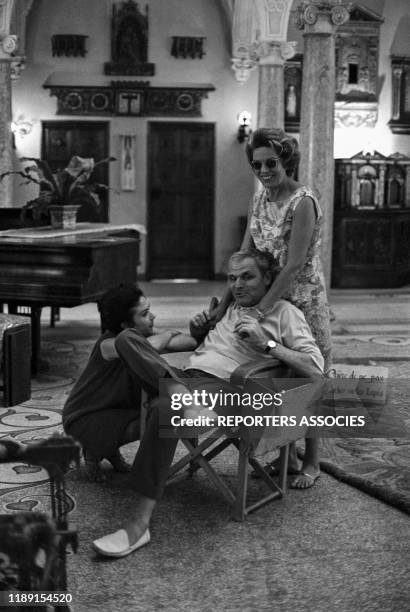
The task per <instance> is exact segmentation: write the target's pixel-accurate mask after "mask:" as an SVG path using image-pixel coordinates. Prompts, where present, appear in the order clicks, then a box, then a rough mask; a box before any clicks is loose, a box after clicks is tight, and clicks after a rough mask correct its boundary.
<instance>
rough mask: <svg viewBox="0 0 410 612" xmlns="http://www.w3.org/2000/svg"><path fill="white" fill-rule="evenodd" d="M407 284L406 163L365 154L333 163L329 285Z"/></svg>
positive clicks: (409, 209)
mask: <svg viewBox="0 0 410 612" xmlns="http://www.w3.org/2000/svg"><path fill="white" fill-rule="evenodd" d="M408 282H410V158H408V157H406V156H404V155H401V154H400V153H395V154H394V155H390V156H389V157H385V156H384V155H382V154H380V153H378V152H375V153H374V154H372V155H370V154H365V153H363V152H361V153H358V154H357V155H354V156H353V157H351V158H348V159H336V162H335V214H334V229H333V263H332V286H333V287H341V288H376V287H400V286H402V285H404V284H406V283H408Z"/></svg>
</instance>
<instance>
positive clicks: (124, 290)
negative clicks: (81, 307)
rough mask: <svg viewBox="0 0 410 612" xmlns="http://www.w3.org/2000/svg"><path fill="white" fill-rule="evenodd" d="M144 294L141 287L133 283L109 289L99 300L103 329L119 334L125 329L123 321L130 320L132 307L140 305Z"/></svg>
mask: <svg viewBox="0 0 410 612" xmlns="http://www.w3.org/2000/svg"><path fill="white" fill-rule="evenodd" d="M143 295H144V294H143V293H142V291H141V289H140V288H139V287H137V286H136V285H132V284H123V285H119V286H118V287H114V288H113V289H109V290H108V291H107V292H106V293H105V294H104V295H103V296H102V298H101V300H100V301H99V302H98V310H99V312H100V316H101V327H102V331H103V332H104V331H106V330H109V331H110V332H112V333H113V334H119V333H120V331H122V329H123V328H122V323H128V322H130V319H131V309H132V308H135V306H138V303H139V301H140V299H141V297H142V296H143Z"/></svg>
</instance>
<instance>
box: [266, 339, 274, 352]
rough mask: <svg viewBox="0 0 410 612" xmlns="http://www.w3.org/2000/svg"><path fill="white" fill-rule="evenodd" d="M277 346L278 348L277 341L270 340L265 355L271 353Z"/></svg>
mask: <svg viewBox="0 0 410 612" xmlns="http://www.w3.org/2000/svg"><path fill="white" fill-rule="evenodd" d="M275 346H276V342H275V340H268V342H267V344H266V347H265V353H269V351H270V350H271V349H273V348H275Z"/></svg>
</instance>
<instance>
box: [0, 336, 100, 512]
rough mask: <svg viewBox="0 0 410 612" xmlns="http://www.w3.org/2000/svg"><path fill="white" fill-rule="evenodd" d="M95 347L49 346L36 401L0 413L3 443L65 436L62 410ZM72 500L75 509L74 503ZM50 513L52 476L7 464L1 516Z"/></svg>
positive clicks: (1, 473)
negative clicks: (34, 512) (53, 435)
mask: <svg viewBox="0 0 410 612" xmlns="http://www.w3.org/2000/svg"><path fill="white" fill-rule="evenodd" d="M91 346H92V343H91V342H90V341H89V340H84V341H81V340H79V341H76V342H75V343H72V342H68V341H57V342H44V343H43V346H42V359H44V362H43V368H44V370H45V371H42V372H41V373H40V374H39V376H38V377H37V378H36V379H33V380H32V394H31V399H30V400H29V401H27V402H24V403H23V404H20V405H18V406H13V407H9V408H5V407H0V440H1V438H13V439H15V440H19V441H20V442H22V443H29V442H39V441H41V440H43V439H45V438H48V437H49V436H50V435H52V434H53V433H56V432H57V433H62V431H63V429H62V425H61V409H62V406H63V404H64V402H65V399H66V397H67V395H68V394H69V392H70V389H71V387H72V385H73V383H74V381H75V380H76V379H77V377H78V375H79V373H80V372H81V370H82V368H83V367H84V364H85V363H86V360H87V359H88V355H89V353H90V348H91ZM69 498H70V509H71V510H73V509H74V507H75V500H74V498H73V497H72V496H69ZM28 510H35V511H36V512H37V511H38V512H43V511H44V512H49V511H50V492H49V486H48V474H47V472H46V471H45V470H44V469H42V468H40V467H38V466H32V465H25V464H21V463H6V464H3V465H1V466H0V512H1V513H3V512H6V513H7V512H22V511H28Z"/></svg>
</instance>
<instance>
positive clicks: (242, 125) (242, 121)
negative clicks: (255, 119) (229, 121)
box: [237, 110, 252, 142]
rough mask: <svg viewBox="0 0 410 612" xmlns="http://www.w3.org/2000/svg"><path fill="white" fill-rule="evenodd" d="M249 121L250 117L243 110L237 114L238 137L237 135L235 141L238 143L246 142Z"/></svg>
mask: <svg viewBox="0 0 410 612" xmlns="http://www.w3.org/2000/svg"><path fill="white" fill-rule="evenodd" d="M251 120H252V115H251V114H250V113H249V112H248V111H246V110H244V111H242V112H240V113H239V115H238V123H239V127H238V135H237V139H238V142H244V141H245V140H247V139H248V138H249V136H250V134H251V131H252V130H251V127H250V126H251Z"/></svg>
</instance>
